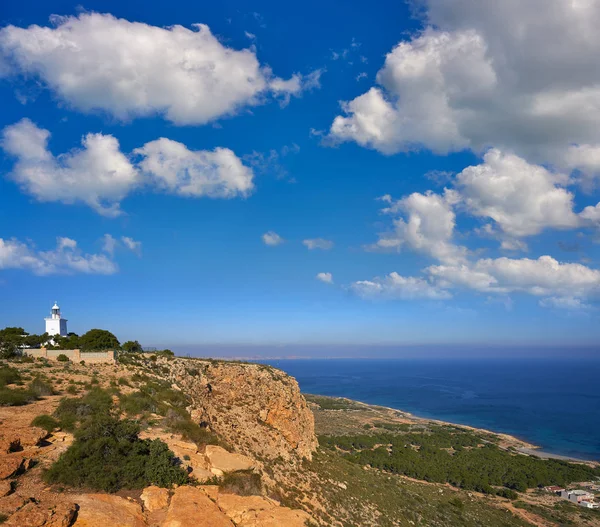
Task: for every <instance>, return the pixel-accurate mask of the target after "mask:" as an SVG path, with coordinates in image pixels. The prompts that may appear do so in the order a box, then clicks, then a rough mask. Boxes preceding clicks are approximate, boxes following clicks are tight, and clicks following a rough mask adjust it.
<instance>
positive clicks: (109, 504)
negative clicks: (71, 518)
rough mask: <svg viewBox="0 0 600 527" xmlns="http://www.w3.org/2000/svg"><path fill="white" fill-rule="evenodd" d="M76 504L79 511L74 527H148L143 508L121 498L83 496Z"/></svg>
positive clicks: (98, 495) (101, 495)
mask: <svg viewBox="0 0 600 527" xmlns="http://www.w3.org/2000/svg"><path fill="white" fill-rule="evenodd" d="M75 503H77V505H79V511H78V513H77V519H76V520H75V523H74V524H73V526H74V527H108V526H110V527H146V522H145V521H144V516H143V514H142V508H141V507H140V506H139V505H138V504H137V503H135V502H131V501H128V500H126V499H124V498H121V497H119V496H114V495H110V494H82V495H80V496H76V498H75Z"/></svg>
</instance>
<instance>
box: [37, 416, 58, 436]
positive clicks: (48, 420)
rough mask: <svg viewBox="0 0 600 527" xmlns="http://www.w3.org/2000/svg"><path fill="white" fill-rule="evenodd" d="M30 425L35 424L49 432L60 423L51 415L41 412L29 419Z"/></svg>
mask: <svg viewBox="0 0 600 527" xmlns="http://www.w3.org/2000/svg"><path fill="white" fill-rule="evenodd" d="M31 426H37V427H38V428H41V429H43V430H46V432H48V433H50V432H52V430H54V429H55V428H58V427H59V426H60V424H59V422H58V421H57V420H56V419H54V417H52V416H51V415H48V414H42V415H38V416H37V417H36V418H35V419H34V420H33V421H31Z"/></svg>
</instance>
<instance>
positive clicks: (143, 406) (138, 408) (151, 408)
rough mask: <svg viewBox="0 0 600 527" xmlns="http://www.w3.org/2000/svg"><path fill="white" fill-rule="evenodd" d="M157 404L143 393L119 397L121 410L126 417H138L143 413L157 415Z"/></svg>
mask: <svg viewBox="0 0 600 527" xmlns="http://www.w3.org/2000/svg"><path fill="white" fill-rule="evenodd" d="M159 406H160V405H159V403H157V402H156V401H155V400H154V399H153V398H152V397H151V396H150V395H148V394H147V393H143V392H133V393H130V394H129V395H121V409H122V410H123V411H124V412H125V413H126V414H127V415H139V414H142V413H144V412H152V413H158V410H159Z"/></svg>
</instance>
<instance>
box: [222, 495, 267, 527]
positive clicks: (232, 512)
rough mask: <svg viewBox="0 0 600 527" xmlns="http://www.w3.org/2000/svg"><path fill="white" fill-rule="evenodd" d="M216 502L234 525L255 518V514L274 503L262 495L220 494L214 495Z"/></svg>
mask: <svg viewBox="0 0 600 527" xmlns="http://www.w3.org/2000/svg"><path fill="white" fill-rule="evenodd" d="M216 500H217V504H218V505H219V507H221V509H222V510H223V512H225V514H227V516H229V517H230V518H231V519H232V520H233V521H234V522H235V524H236V525H240V524H241V523H242V522H248V521H250V520H254V519H256V517H257V515H258V514H259V513H260V512H262V511H265V510H269V509H272V508H273V507H275V503H273V502H272V501H271V500H268V499H267V498H263V497H262V496H238V495H237V494H221V493H219V494H218V495H217V497H216Z"/></svg>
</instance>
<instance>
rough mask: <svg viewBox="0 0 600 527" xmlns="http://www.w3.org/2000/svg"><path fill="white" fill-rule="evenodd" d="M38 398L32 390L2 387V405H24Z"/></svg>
mask: <svg viewBox="0 0 600 527" xmlns="http://www.w3.org/2000/svg"><path fill="white" fill-rule="evenodd" d="M36 399H37V396H36V394H35V393H33V392H31V391H30V390H20V389H19V390H11V389H9V388H1V389H0V406H23V405H26V404H29V403H30V402H32V401H35V400H36Z"/></svg>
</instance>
